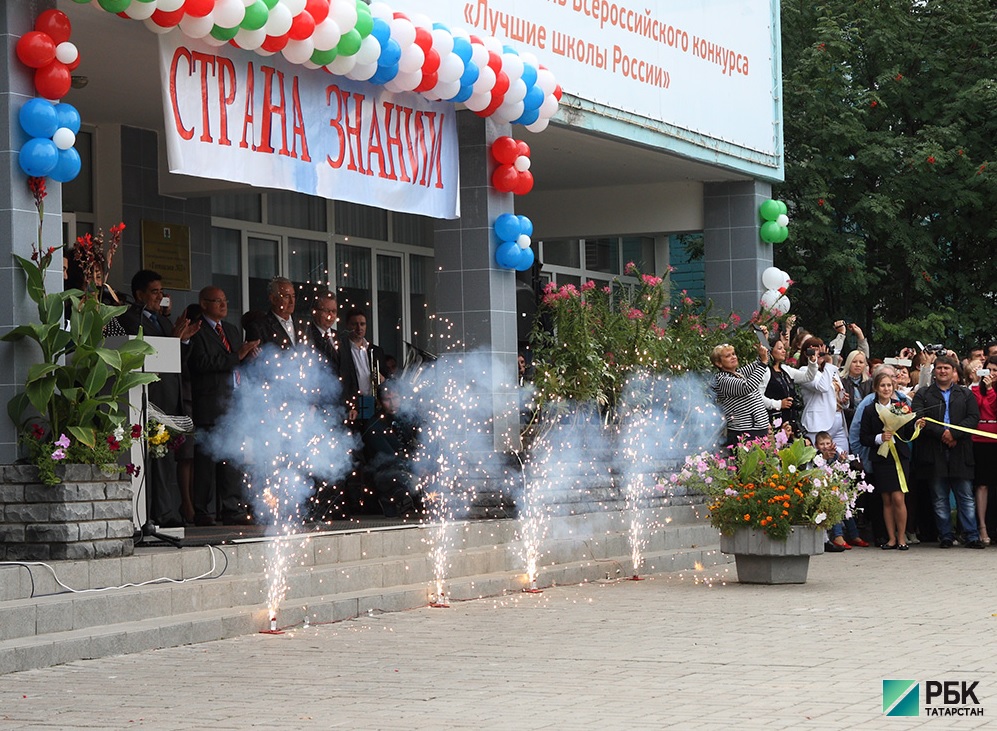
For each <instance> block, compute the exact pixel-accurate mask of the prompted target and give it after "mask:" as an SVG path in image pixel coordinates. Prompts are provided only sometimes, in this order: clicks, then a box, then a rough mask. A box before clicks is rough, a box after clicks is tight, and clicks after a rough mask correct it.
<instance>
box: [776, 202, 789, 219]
mask: <svg viewBox="0 0 997 731" xmlns="http://www.w3.org/2000/svg"><path fill="white" fill-rule="evenodd" d="M776 203H778V204H779V215H780V216H785V215H787V214H788V213H789V208H788V207H787V206H786V204H785V203H783V202H782V201H776Z"/></svg>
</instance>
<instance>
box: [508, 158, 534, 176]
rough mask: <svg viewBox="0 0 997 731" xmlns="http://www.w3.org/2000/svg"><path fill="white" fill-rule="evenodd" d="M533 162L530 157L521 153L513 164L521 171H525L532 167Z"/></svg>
mask: <svg viewBox="0 0 997 731" xmlns="http://www.w3.org/2000/svg"><path fill="white" fill-rule="evenodd" d="M531 164H532V162H531V161H530V158H528V157H527V156H526V155H520V156H519V157H517V158H516V162H514V163H513V164H512V165H513V167H514V168H516V170H518V171H519V172H521V173H525V172H526V171H527V170H529V169H530V165H531Z"/></svg>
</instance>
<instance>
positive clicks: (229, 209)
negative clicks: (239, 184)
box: [211, 193, 263, 223]
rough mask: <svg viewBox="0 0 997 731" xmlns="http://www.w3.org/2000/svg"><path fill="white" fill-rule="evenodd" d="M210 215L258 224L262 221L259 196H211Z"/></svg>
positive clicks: (246, 194)
mask: <svg viewBox="0 0 997 731" xmlns="http://www.w3.org/2000/svg"><path fill="white" fill-rule="evenodd" d="M211 215H212V216H218V217H219V218H234V219H236V220H238V221H253V222H254V223H260V222H261V221H262V220H263V211H262V204H261V203H260V196H259V194H258V193H229V194H227V195H213V196H211Z"/></svg>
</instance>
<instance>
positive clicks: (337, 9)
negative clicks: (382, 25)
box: [329, 0, 374, 79]
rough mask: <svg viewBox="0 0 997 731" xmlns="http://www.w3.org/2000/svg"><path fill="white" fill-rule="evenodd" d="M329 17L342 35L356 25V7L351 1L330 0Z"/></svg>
mask: <svg viewBox="0 0 997 731" xmlns="http://www.w3.org/2000/svg"><path fill="white" fill-rule="evenodd" d="M329 17H330V18H332V19H333V20H335V21H336V23H338V24H339V27H340V28H342V29H343V32H344V33H349V32H350V31H351V30H353V28H354V27H356V24H357V5H356V3H355V2H354V1H353V0H332V3H331V4H330V5H329ZM373 75H374V74H371V76H373ZM367 78H368V79H369V78H370V76H368V77H367Z"/></svg>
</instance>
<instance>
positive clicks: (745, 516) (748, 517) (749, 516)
mask: <svg viewBox="0 0 997 731" xmlns="http://www.w3.org/2000/svg"><path fill="white" fill-rule="evenodd" d="M744 520H745V522H747V521H749V520H751V514H750V513H745V514H744Z"/></svg>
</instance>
